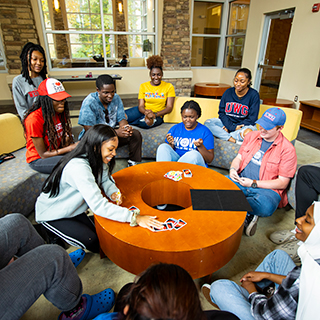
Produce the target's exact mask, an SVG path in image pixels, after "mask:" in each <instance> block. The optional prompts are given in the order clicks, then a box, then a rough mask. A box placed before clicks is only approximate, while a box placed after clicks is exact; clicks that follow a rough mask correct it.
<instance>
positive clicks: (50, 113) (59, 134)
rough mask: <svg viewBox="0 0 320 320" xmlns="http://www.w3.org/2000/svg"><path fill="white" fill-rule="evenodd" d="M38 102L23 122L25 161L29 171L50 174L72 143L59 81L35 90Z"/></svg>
mask: <svg viewBox="0 0 320 320" xmlns="http://www.w3.org/2000/svg"><path fill="white" fill-rule="evenodd" d="M38 93H39V99H38V100H37V101H36V102H35V103H34V105H33V106H32V108H31V109H30V110H29V111H28V112H27V113H26V115H25V118H24V120H23V125H24V129H25V135H26V140H27V152H26V160H27V163H29V165H30V167H31V168H32V169H33V170H36V171H38V172H41V173H51V171H52V169H53V168H54V167H55V165H56V164H57V163H58V162H59V160H60V159H61V157H62V156H63V155H64V154H66V153H68V152H70V151H72V150H73V149H74V148H75V146H76V144H74V143H73V138H72V133H71V123H70V116H69V108H68V102H67V101H66V99H67V98H69V97H71V96H70V95H69V94H68V93H67V92H65V90H64V87H63V85H62V84H61V82H60V81H58V80H56V79H53V78H48V79H46V80H44V81H42V82H41V83H40V85H39V88H38Z"/></svg>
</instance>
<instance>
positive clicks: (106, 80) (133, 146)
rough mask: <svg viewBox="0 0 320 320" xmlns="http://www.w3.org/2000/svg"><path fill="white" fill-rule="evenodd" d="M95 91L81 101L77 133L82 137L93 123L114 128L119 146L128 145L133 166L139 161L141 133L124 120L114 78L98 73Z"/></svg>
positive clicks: (129, 162)
mask: <svg viewBox="0 0 320 320" xmlns="http://www.w3.org/2000/svg"><path fill="white" fill-rule="evenodd" d="M96 87H97V91H96V92H94V93H90V94H89V95H88V96H87V97H86V98H85V99H84V100H83V102H82V104H81V109H80V114H79V120H78V123H79V124H80V125H81V126H83V128H84V130H82V131H81V132H80V134H79V139H81V138H82V136H83V134H84V133H85V131H87V130H89V129H90V128H91V127H92V126H93V125H95V124H101V123H103V124H107V125H109V126H110V127H112V128H115V127H116V125H118V124H119V128H118V129H115V131H116V133H117V135H118V139H119V147H121V146H123V145H129V160H128V165H129V166H133V165H135V164H137V162H141V153H142V149H141V146H142V136H141V133H140V132H139V131H138V130H136V129H132V127H131V126H129V125H128V121H127V120H126V116H125V112H124V108H123V103H122V101H121V98H120V97H119V96H118V95H117V94H116V93H115V86H114V80H113V79H112V77H111V76H109V75H108V74H103V75H100V76H99V77H98V78H97V80H96Z"/></svg>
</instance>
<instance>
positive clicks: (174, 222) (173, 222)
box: [165, 218, 178, 226]
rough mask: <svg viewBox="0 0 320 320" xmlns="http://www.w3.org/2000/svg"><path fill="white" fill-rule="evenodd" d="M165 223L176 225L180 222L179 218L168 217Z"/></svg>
mask: <svg viewBox="0 0 320 320" xmlns="http://www.w3.org/2000/svg"><path fill="white" fill-rule="evenodd" d="M165 223H172V225H173V226H175V225H176V224H177V223H178V220H177V219H174V218H168V219H167V220H166V221H165Z"/></svg>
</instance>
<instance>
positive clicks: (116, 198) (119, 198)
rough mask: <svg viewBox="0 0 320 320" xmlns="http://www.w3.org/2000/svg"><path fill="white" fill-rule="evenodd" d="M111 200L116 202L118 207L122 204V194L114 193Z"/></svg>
mask: <svg viewBox="0 0 320 320" xmlns="http://www.w3.org/2000/svg"><path fill="white" fill-rule="evenodd" d="M110 198H111V200H112V201H114V202H115V203H116V204H117V205H118V206H119V205H120V204H121V203H122V194H121V193H120V192H119V191H118V192H114V193H113V194H112V195H111V197H110Z"/></svg>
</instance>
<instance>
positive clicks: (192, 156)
mask: <svg viewBox="0 0 320 320" xmlns="http://www.w3.org/2000/svg"><path fill="white" fill-rule="evenodd" d="M188 159H189V162H191V163H199V162H201V160H202V155H201V154H200V152H198V151H196V150H191V151H189V152H188Z"/></svg>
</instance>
